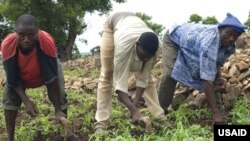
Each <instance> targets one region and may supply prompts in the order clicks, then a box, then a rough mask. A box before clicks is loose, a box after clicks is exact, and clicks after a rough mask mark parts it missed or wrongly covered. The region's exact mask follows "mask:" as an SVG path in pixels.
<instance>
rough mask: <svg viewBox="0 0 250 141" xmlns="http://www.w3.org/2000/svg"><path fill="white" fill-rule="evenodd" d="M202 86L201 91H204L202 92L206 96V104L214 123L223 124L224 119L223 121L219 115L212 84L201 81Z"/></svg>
mask: <svg viewBox="0 0 250 141" xmlns="http://www.w3.org/2000/svg"><path fill="white" fill-rule="evenodd" d="M202 85H203V89H204V92H205V95H206V99H207V104H208V106H209V107H210V109H211V111H212V115H213V120H214V122H217V123H223V122H224V119H223V117H222V115H221V114H220V111H219V107H218V105H217V103H216V99H215V94H214V85H213V82H212V81H206V80H203V81H202Z"/></svg>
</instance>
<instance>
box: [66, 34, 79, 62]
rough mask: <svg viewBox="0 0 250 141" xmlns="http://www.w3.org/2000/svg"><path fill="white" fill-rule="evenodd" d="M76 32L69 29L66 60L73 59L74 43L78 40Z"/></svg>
mask: <svg viewBox="0 0 250 141" xmlns="http://www.w3.org/2000/svg"><path fill="white" fill-rule="evenodd" d="M76 35H77V34H76V33H75V32H73V31H69V34H68V40H67V44H66V60H71V59H72V50H73V45H74V43H75V40H76Z"/></svg>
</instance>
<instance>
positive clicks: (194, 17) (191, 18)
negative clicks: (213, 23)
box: [188, 14, 202, 23]
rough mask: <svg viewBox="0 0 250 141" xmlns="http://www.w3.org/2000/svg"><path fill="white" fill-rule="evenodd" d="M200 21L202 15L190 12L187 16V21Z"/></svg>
mask: <svg viewBox="0 0 250 141" xmlns="http://www.w3.org/2000/svg"><path fill="white" fill-rule="evenodd" d="M201 21H202V17H201V16H200V15H198V14H192V15H191V16H190V17H189V21H188V22H189V23H191V22H194V23H199V22H201Z"/></svg>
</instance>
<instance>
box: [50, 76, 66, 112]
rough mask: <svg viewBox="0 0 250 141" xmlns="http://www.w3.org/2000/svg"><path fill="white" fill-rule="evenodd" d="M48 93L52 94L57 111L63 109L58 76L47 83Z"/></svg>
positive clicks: (52, 100) (51, 97) (51, 98)
mask: <svg viewBox="0 0 250 141" xmlns="http://www.w3.org/2000/svg"><path fill="white" fill-rule="evenodd" d="M47 89H48V94H49V96H50V100H51V102H52V104H53V106H54V108H55V111H56V112H57V111H62V109H61V103H60V99H61V95H60V88H59V83H58V78H56V79H55V80H54V81H53V82H51V83H50V84H48V85H47Z"/></svg>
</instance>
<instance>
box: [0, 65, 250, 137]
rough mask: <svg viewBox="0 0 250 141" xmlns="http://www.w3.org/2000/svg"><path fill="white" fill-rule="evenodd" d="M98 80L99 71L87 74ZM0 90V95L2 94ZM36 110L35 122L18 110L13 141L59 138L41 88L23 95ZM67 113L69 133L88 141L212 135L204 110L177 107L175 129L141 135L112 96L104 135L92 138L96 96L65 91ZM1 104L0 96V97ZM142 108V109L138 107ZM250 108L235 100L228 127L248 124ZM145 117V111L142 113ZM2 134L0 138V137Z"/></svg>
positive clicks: (158, 127)
mask: <svg viewBox="0 0 250 141" xmlns="http://www.w3.org/2000/svg"><path fill="white" fill-rule="evenodd" d="M64 73H66V74H68V75H70V76H72V77H73V76H82V75H85V74H84V72H81V71H77V70H74V71H68V70H67V71H64ZM91 75H94V77H98V75H99V71H98V70H95V71H93V72H92V73H91ZM2 89H3V88H2V87H1V88H0V93H1V94H2V93H3V90H2ZM27 93H28V95H29V96H30V97H31V100H33V101H34V102H35V103H36V105H37V107H38V108H39V116H38V117H36V118H31V117H29V116H28V115H27V114H26V113H25V110H24V107H23V106H22V107H21V109H20V112H19V114H18V118H17V124H16V139H17V141H23V140H25V141H32V140H33V139H34V138H36V137H38V136H39V137H40V138H42V139H44V140H48V141H49V140H52V138H53V136H55V135H59V134H61V135H63V128H62V126H60V125H58V124H54V122H53V118H54V108H53V107H52V104H51V102H50V101H49V100H48V97H47V95H46V92H45V90H44V88H40V89H29V90H28V91H27ZM67 93H68V100H69V109H68V119H69V120H70V122H71V124H72V127H73V130H74V132H75V133H76V134H77V135H81V136H82V137H83V136H84V137H85V139H86V138H87V139H89V140H91V141H99V140H103V141H152V140H157V141H212V140H213V131H212V125H211V113H210V110H209V109H208V108H202V109H189V108H186V107H184V106H183V105H181V106H180V107H179V109H178V110H177V111H170V113H169V114H167V118H168V119H169V120H170V121H171V122H173V123H174V124H175V125H176V128H173V129H170V128H166V127H164V126H162V125H161V124H160V123H155V125H154V131H153V132H150V133H146V132H144V130H143V128H142V127H140V126H136V125H133V124H131V119H130V117H129V116H128V110H127V109H126V108H125V106H124V105H123V104H121V103H120V102H119V101H118V100H117V98H116V97H115V96H113V99H112V107H113V110H112V115H111V119H110V126H109V128H108V129H109V130H108V134H104V135H93V133H94V116H95V111H96V95H95V94H88V93H77V92H75V91H71V90H67ZM0 101H2V96H0ZM141 108H145V107H141ZM249 109H250V105H249V101H248V100H247V98H246V97H241V98H238V99H237V100H236V103H235V104H234V107H233V110H232V111H231V115H232V116H231V118H229V119H228V121H229V123H231V124H250V120H249V117H250V112H249ZM143 113H144V114H145V115H148V116H150V115H149V112H148V111H147V110H146V111H144V112H143ZM4 127H5V123H4V115H3V109H2V108H1V109H0V131H3V130H4ZM2 135H3V133H2V134H1V132H0V136H2Z"/></svg>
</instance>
